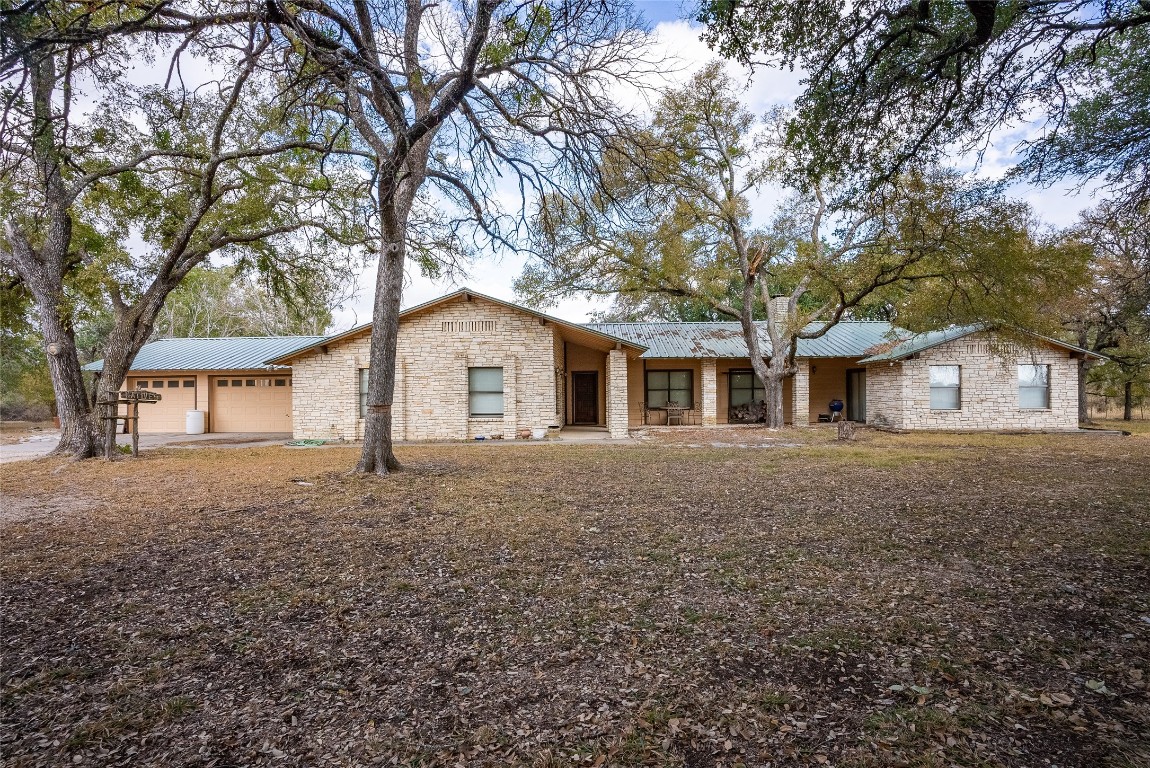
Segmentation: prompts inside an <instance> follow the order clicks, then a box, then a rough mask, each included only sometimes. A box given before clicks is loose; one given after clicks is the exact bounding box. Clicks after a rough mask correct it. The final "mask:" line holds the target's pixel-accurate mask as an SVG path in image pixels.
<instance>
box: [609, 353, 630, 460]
mask: <svg viewBox="0 0 1150 768" xmlns="http://www.w3.org/2000/svg"><path fill="white" fill-rule="evenodd" d="M627 378H628V377H627V353H626V352H624V351H623V350H621V349H613V350H611V351H610V352H608V353H607V432H608V433H609V434H610V435H611V437H614V438H622V437H626V436H627V427H628V407H627Z"/></svg>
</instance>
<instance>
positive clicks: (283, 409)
mask: <svg viewBox="0 0 1150 768" xmlns="http://www.w3.org/2000/svg"><path fill="white" fill-rule="evenodd" d="M370 334H371V326H370V325H363V326H360V327H357V328H353V329H351V330H350V331H347V332H345V333H340V334H335V335H333V336H327V337H276V338H269V339H167V340H163V341H158V342H154V343H152V344H149V345H147V346H146V347H144V349H143V350H142V351H141V353H140V355H139V356H138V357H137V359H136V363H135V364H134V365H133V367H132V370H131V373H130V377H129V380H128V386H129V387H132V388H136V387H139V386H143V387H145V388H154V387H155V385H156V383H157V382H159V383H160V386H161V387H162V388H163V389H162V391H163V393H164V400H163V401H162V402H161V403H158V404H156V405H150V406H143V407H141V409H140V410H141V425H140V427H141V431H143V432H164V431H181V430H182V428H183V423H184V421H183V419H184V413H185V411H186V410H190V409H191V408H193V407H195V408H196V409H198V410H202V411H205V412H206V421H207V424H208V430H209V431H212V432H226V431H260V432H265V431H276V432H291V433H292V434H293V435H294V436H295V437H296V438H300V439H304V438H309V439H325V440H331V439H346V440H356V439H360V438H362V436H363V429H364V415H365V413H366V409H367V375H368V372H367V369H368V360H369V342H370ZM764 336H765V334H764ZM1020 339H1024V340H1025V341H1024V342H1022V343H1020ZM763 341H764V349H765V348H768V345H767V344H766V343H765V342H766V339H765V338H764V340H763ZM1083 357H1097V356H1096V355H1093V354H1092V353H1089V352H1086V351H1085V350H1082V349H1078V348H1076V347H1073V346H1071V345H1068V344H1065V343H1063V342H1060V341H1057V340H1055V339H1048V338H1044V337H1040V336H1036V335H1032V334H1018V333H1015V334H1011V336H1010V338H1009V339H1008V338H1006V337H1004V336H1002V335H1000V334H997V333H995V332H993V331H990V330H987V329H984V328H981V327H978V326H966V327H961V328H951V329H947V330H944V331H939V332H936V333H929V334H921V335H912V334H910V333H909V332H906V331H903V330H901V329H898V328H895V327H893V326H891V324H889V323H885V322H873V321H845V322H842V323H839V324H838V325H836V326H835V327H833V328H832V329H831V330H830V331H829V332H828V333H826V334H825V335H824V336H822V337H820V338H817V339H804V340H802V341H800V342H799V349H798V355H797V364H798V373H797V374H796V375H795V376H794V378H793V379H789V380H788V381H787V382H786V385H785V388H784V418H785V420H786V421H787V422H788V423H797V424H808V423H815V422H818V421H823V420H827V419H829V418H831V414H832V408H831V405H830V404H831V402H832V401H840V402H841V403H842V416H844V417H845V418H847V419H850V420H854V421H859V422H869V423H874V424H880V425H886V426H890V427H896V428H902V429H970V430H985V429H1033V430H1071V429H1076V428H1077V426H1078V424H1077V385H1078V363H1079V360H1081V359H1082V358H1083ZM396 359H397V363H396V394H395V402H394V404H393V411H392V413H393V427H394V434H395V437H396V439H398V440H464V439H471V438H474V437H478V436H487V437H493V436H497V435H498V436H502V437H504V438H506V439H511V438H514V437H515V436H516V435H517V434H519V433H520V432H521V431H522V430H524V429H527V428H537V427H545V426H550V425H556V426H574V425H583V426H588V427H599V428H601V429H603V430H604V431H605V432H606V433H607V434H609V435H610V436H611V437H624V436H626V435H627V432H628V430H629V429H633V428H637V427H640V426H643V425H648V424H649V425H662V424H665V423H666V417H667V413H668V404H670V405H671V406H672V407H679V408H682V409H684V411H685V412H684V413H683V418H684V421H685V423H691V424H701V425H714V424H724V423H730V422H736V421H740V420H745V419H747V418H753V417H754V416H755V415H756V413H755V411H754V409H753V408H749V407H748V406H749V404H752V403H754V402H755V401H757V400H760V399H761V397H762V386H761V384H760V383H759V382H758V379H757V377H756V376H755V375H754V373H753V372H752V371H751V365H750V359H749V358H748V356H747V348H746V344H745V342H744V341H743V337H742V333H741V331H740V328H739V325H738V323H731V322H716V323H583V324H580V323H572V322H568V321H565V320H561V319H558V318H555V317H550V316H548V315H545V314H543V313H540V312H536V311H534V310H531V309H528V308H526V307H522V306H519V305H516V304H512V303H510V302H506V301H502V300H500V299H495V298H492V297H489V296H484V295H482V294H479V293H476V292H474V291H470V290H466V289H464V290H459V291H456V292H454V293H451V294H449V295H447V296H443V297H441V298H439V299H436V300H434V301H430V302H427V303H426V304H421V305H419V306H417V307H413V308H411V309H408V310H406V311H405V312H403V314H402V316H401V319H400V332H399V345H398V350H397V358H396ZM93 368H94V369H98V364H96V365H94V366H93ZM193 404H194V405H193Z"/></svg>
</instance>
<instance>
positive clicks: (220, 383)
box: [216, 379, 228, 387]
mask: <svg viewBox="0 0 1150 768" xmlns="http://www.w3.org/2000/svg"><path fill="white" fill-rule="evenodd" d="M227 385H228V380H227V379H219V380H217V381H216V386H217V387H226V386H227Z"/></svg>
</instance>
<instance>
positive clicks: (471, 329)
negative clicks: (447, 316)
mask: <svg viewBox="0 0 1150 768" xmlns="http://www.w3.org/2000/svg"><path fill="white" fill-rule="evenodd" d="M439 326H440V327H439V329H440V330H441V331H443V332H444V333H476V332H488V333H490V332H492V331H494V330H496V327H495V321H494V320H444V321H443V322H442V323H440V324H439Z"/></svg>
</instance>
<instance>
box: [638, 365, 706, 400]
mask: <svg viewBox="0 0 1150 768" xmlns="http://www.w3.org/2000/svg"><path fill="white" fill-rule="evenodd" d="M693 381H694V374H693V372H692V371H689V370H687V371H647V407H648V408H665V407H666V405H667V403H675V404H676V405H679V406H682V407H683V408H692V407H694V402H695V398H694V396H693V395H694V393H693V391H692V383H693Z"/></svg>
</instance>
